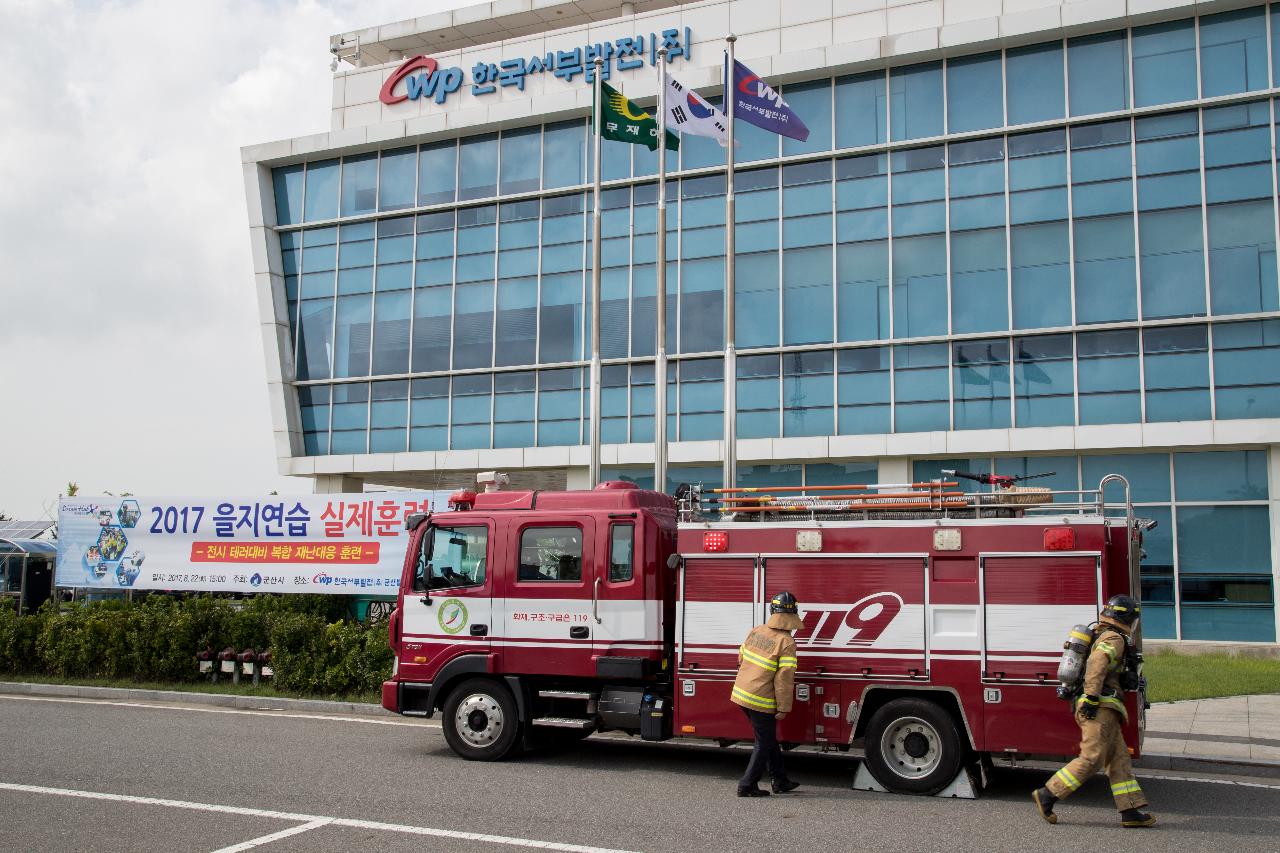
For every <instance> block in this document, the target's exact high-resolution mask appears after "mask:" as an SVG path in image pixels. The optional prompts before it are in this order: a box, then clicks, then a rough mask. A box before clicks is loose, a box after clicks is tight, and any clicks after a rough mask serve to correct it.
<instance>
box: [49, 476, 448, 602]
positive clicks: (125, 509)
mask: <svg viewBox="0 0 1280 853" xmlns="http://www.w3.org/2000/svg"><path fill="white" fill-rule="evenodd" d="M449 494H450V492H379V493H369V494H349V495H287V496H286V495H272V496H270V497H251V498H245V497H215V498H191V497H165V498H140V497H123V498H117V497H110V496H108V497H95V498H80V497H76V498H64V499H63V500H61V501H60V502H59V504H58V565H57V572H56V576H55V579H56V582H57V585H58V586H62V587H91V588H97V589H155V590H174V591H177V590H183V591H197V592H299V593H334V594H342V595H352V594H360V595H394V594H395V593H396V591H397V590H398V589H399V587H400V571H401V568H402V567H403V566H404V555H405V548H406V546H407V543H408V540H409V534H408V533H407V532H406V531H405V529H404V523H405V519H406V518H407V517H408V516H409V515H410V514H412V513H419V512H427V511H432V510H434V511H437V512H438V511H441V510H446V509H448V497H449Z"/></svg>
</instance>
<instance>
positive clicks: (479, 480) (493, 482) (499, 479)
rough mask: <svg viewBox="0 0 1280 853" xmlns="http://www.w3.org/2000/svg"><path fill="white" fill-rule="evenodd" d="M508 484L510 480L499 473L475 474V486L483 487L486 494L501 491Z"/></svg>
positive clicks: (483, 472)
mask: <svg viewBox="0 0 1280 853" xmlns="http://www.w3.org/2000/svg"><path fill="white" fill-rule="evenodd" d="M510 483H511V478H510V477H508V476H507V475H506V474H503V473H502V472H501V471H482V472H480V473H479V474H476V485H477V486H484V490H485V491H486V492H499V491H502V487H503V486H506V485H509V484H510Z"/></svg>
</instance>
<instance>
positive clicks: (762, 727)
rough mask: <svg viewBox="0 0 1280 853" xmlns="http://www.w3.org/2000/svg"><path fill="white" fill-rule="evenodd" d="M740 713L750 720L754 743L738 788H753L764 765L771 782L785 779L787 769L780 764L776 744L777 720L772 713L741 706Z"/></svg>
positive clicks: (762, 771)
mask: <svg viewBox="0 0 1280 853" xmlns="http://www.w3.org/2000/svg"><path fill="white" fill-rule="evenodd" d="M742 713H744V714H746V715H747V719H748V720H750V721H751V729H752V731H753V732H754V733H755V745H754V746H753V747H752V749H751V760H750V761H749V762H747V772H746V773H744V774H743V776H742V779H741V781H739V782H738V787H739V788H754V787H755V786H756V783H757V782H759V781H760V777H762V776H763V775H764V771H765V767H766V766H767V767H768V768H769V775H770V776H772V777H773V783H774V784H775V785H776V784H778V783H779V782H785V781H786V780H787V771H786V770H785V769H784V768H783V766H782V749H781V747H779V746H778V721H777V720H776V719H774V716H773V714H767V713H765V712H764V711H752V710H751V709H749V708H743V709H742Z"/></svg>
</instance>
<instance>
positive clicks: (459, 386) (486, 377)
mask: <svg viewBox="0 0 1280 853" xmlns="http://www.w3.org/2000/svg"><path fill="white" fill-rule="evenodd" d="M450 413H451V416H450V428H449V432H450V439H449V444H450V447H452V448H453V449H455V450H459V449H461V450H469V449H474V448H484V447H489V446H490V445H491V444H492V430H491V429H490V424H491V423H492V419H493V376H491V375H490V374H487V373H486V374H479V375H469V376H455V377H453V405H452V408H451V410H450Z"/></svg>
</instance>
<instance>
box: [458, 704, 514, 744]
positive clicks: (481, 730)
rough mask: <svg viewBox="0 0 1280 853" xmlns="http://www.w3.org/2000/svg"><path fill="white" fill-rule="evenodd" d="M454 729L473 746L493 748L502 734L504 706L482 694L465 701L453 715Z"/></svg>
mask: <svg viewBox="0 0 1280 853" xmlns="http://www.w3.org/2000/svg"><path fill="white" fill-rule="evenodd" d="M453 721H454V728H455V729H456V730H457V732H458V734H459V735H461V736H462V739H463V740H465V741H466V742H467V743H469V744H470V745H472V746H491V745H492V744H493V743H495V742H496V741H497V740H498V737H499V736H500V735H501V734H502V724H503V719H502V706H501V705H499V704H498V703H497V701H495V700H494V698H493V697H492V696H486V695H484V694H482V693H477V694H473V695H471V696H468V697H467V698H466V699H463V700H462V702H461V703H460V704H459V705H458V710H457V711H456V712H455V713H454V715H453Z"/></svg>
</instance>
